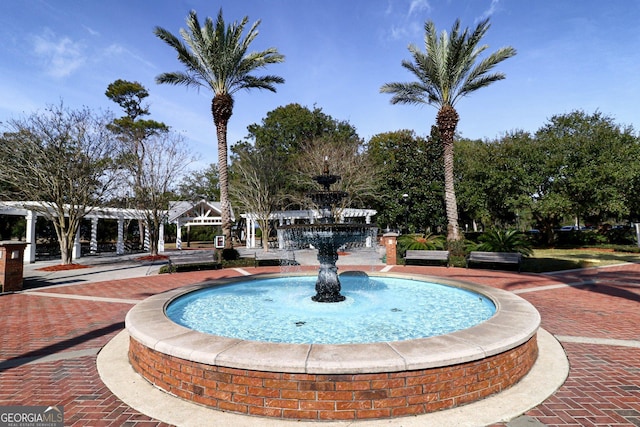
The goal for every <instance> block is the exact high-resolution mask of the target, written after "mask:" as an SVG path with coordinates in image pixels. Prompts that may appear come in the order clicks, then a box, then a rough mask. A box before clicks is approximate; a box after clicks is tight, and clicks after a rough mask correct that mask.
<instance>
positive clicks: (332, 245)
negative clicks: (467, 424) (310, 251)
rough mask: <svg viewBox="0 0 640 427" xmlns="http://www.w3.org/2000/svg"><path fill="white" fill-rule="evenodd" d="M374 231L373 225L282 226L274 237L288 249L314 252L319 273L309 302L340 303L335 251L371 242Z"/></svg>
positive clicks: (322, 224)
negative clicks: (347, 246) (279, 239)
mask: <svg viewBox="0 0 640 427" xmlns="http://www.w3.org/2000/svg"><path fill="white" fill-rule="evenodd" d="M377 230H378V229H377V228H376V227H375V226H374V225H373V224H354V223H321V224H293V225H285V226H282V227H279V228H278V233H280V234H281V236H282V238H283V241H284V244H285V247H287V248H289V249H298V248H300V247H308V246H309V245H311V246H313V247H314V248H316V249H317V250H318V262H319V263H320V269H319V271H318V280H317V282H316V295H315V296H313V297H312V299H313V300H314V301H316V302H340V301H344V299H345V297H344V296H343V295H341V294H340V289H341V286H340V279H339V278H338V267H336V261H338V249H340V248H341V247H343V246H345V245H347V244H354V243H360V244H362V243H365V242H366V241H367V238H371V239H375V237H376V235H377Z"/></svg>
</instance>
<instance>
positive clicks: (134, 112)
mask: <svg viewBox="0 0 640 427" xmlns="http://www.w3.org/2000/svg"><path fill="white" fill-rule="evenodd" d="M105 95H106V96H107V98H109V99H110V100H112V101H113V102H115V103H116V104H118V105H119V106H120V107H122V109H123V110H124V113H125V115H124V116H122V117H119V118H116V119H114V120H113V121H112V122H111V123H110V124H109V125H108V127H109V129H110V130H111V131H112V132H114V133H115V134H116V135H118V139H119V140H120V141H121V143H122V147H121V150H120V153H121V154H120V158H119V162H121V163H122V164H123V165H124V166H125V167H126V168H127V169H128V170H129V171H130V172H131V175H132V176H133V196H134V206H135V207H136V208H138V209H145V208H146V206H144V205H143V204H142V202H143V200H145V199H146V195H145V194H143V193H142V192H143V188H142V182H141V181H142V179H143V178H144V177H143V176H142V173H143V169H144V163H145V156H146V154H147V153H146V152H147V147H146V145H147V141H148V140H149V138H150V137H152V136H154V135H159V134H162V133H166V132H168V131H169V127H168V126H167V125H166V124H164V123H162V122H158V121H155V120H146V119H142V117H144V116H147V115H149V114H150V113H149V107H148V106H146V105H144V104H143V101H144V99H145V98H146V97H148V96H149V92H148V91H147V89H146V88H145V87H144V86H143V85H141V84H140V83H138V82H130V81H127V80H121V79H118V80H116V81H114V82H113V83H111V84H109V86H108V87H107V91H106V92H105ZM144 234H145V233H144V225H143V224H142V223H139V236H140V245H142V244H143V243H144Z"/></svg>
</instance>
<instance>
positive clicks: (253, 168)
mask: <svg viewBox="0 0 640 427" xmlns="http://www.w3.org/2000/svg"><path fill="white" fill-rule="evenodd" d="M283 167H284V163H283V161H282V159H281V158H279V157H278V156H277V155H276V154H275V152H274V151H272V150H260V149H256V148H254V147H250V146H247V147H244V148H242V149H237V150H236V157H235V159H234V161H233V164H232V166H231V170H232V175H231V176H232V182H233V185H232V186H230V187H229V190H230V195H231V197H232V199H233V200H234V202H235V203H236V204H237V205H238V206H239V207H240V208H241V209H244V210H245V211H246V212H250V213H252V214H254V215H256V219H257V221H258V224H259V225H260V228H261V229H262V247H263V248H264V250H265V251H268V249H269V245H268V243H269V233H270V231H271V225H270V221H269V217H270V216H271V214H272V213H273V212H275V211H276V210H277V209H278V208H279V207H280V202H281V201H282V182H283V181H282V174H283V173H284V172H283V171H284V169H283Z"/></svg>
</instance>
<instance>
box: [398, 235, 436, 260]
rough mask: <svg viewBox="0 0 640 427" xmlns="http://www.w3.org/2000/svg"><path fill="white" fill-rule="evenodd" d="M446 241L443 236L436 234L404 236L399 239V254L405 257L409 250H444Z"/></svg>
mask: <svg viewBox="0 0 640 427" xmlns="http://www.w3.org/2000/svg"><path fill="white" fill-rule="evenodd" d="M444 244H445V240H444V237H443V236H438V235H434V234H431V233H429V234H426V235H422V234H403V235H402V236H400V237H398V247H397V251H398V253H400V254H402V255H404V254H405V253H406V252H407V251H408V250H433V249H442V248H443V247H444Z"/></svg>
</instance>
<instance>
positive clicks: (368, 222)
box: [364, 215, 373, 248]
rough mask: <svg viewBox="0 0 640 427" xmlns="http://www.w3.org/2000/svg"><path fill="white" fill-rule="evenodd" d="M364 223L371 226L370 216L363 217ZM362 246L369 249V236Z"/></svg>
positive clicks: (370, 244) (371, 243)
mask: <svg viewBox="0 0 640 427" xmlns="http://www.w3.org/2000/svg"><path fill="white" fill-rule="evenodd" d="M364 222H365V224H371V215H366V216H365V217H364ZM364 245H365V247H367V248H370V247H371V246H372V245H373V242H372V241H371V236H367V240H366V242H365V244H364Z"/></svg>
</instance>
